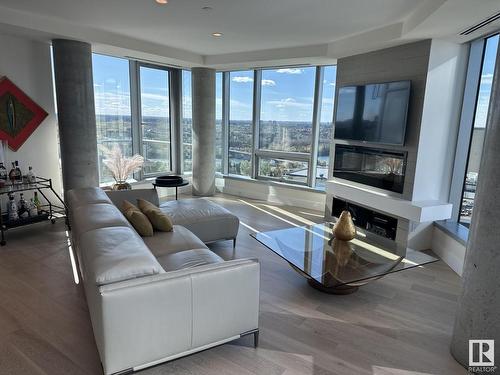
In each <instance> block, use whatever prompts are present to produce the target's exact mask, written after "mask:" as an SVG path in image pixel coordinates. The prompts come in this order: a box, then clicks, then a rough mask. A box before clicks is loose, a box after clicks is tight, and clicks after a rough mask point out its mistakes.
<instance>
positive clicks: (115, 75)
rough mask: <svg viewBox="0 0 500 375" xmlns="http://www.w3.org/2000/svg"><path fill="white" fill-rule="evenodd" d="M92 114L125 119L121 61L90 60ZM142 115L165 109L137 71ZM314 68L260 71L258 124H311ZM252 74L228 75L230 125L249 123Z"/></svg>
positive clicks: (483, 112) (329, 84) (327, 97)
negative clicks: (259, 112) (266, 122)
mask: <svg viewBox="0 0 500 375" xmlns="http://www.w3.org/2000/svg"><path fill="white" fill-rule="evenodd" d="M498 40H499V37H498V35H496V36H494V37H491V38H489V39H488V41H487V44H486V50H485V55H484V62H483V69H482V72H481V84H480V88H479V98H478V106H477V110H476V118H475V124H474V126H475V127H484V126H485V125H486V118H487V113H488V103H489V97H490V92H491V83H492V79H493V72H494V67H495V57H496V52H497V46H498ZM93 64H94V89H95V97H96V113H97V114H110V115H129V114H130V83H129V70H128V69H129V68H128V61H127V60H126V59H120V58H115V57H109V56H103V55H97V54H94V55H93ZM142 72H143V74H141V88H142V112H143V114H144V115H146V116H159V115H165V114H166V113H167V110H166V109H167V108H168V92H167V89H166V87H167V85H166V74H165V72H163V71H152V70H150V69H145V68H142ZM190 74H191V73H190V72H188V71H183V83H184V85H183V87H184V92H183V110H184V115H185V116H186V117H187V118H190V117H191V77H190ZM314 74H315V68H313V67H303V68H284V69H277V70H264V71H263V72H262V102H261V119H262V120H264V121H268V120H274V121H311V120H312V102H313V91H314ZM335 75H336V67H335V66H330V67H326V68H325V75H324V80H323V100H322V111H321V122H330V121H332V115H333V95H334V90H335ZM216 85H217V99H216V105H217V108H216V117H217V119H220V118H221V115H222V79H221V74H220V73H218V74H217V83H216ZM252 90H253V71H238V72H231V74H230V92H231V98H230V116H231V119H233V120H251V118H252V98H253V96H252Z"/></svg>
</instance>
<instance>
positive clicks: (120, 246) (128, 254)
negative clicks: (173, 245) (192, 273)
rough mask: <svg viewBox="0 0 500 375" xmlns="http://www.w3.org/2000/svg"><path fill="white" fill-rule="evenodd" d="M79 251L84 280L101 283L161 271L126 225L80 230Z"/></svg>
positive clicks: (156, 262) (140, 240) (149, 253)
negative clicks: (83, 231)
mask: <svg viewBox="0 0 500 375" xmlns="http://www.w3.org/2000/svg"><path fill="white" fill-rule="evenodd" d="M80 251H81V258H82V261H83V263H84V264H83V266H84V267H83V269H84V270H85V273H86V278H87V279H88V280H94V281H95V283H96V285H105V284H110V283H114V282H118V281H123V280H129V279H134V278H137V277H143V276H149V275H155V274H158V273H163V272H165V271H164V270H163V269H162V267H161V265H160V263H158V261H157V260H156V258H155V257H154V256H153V254H152V253H151V251H150V250H149V249H148V247H147V246H146V244H145V243H144V242H143V241H142V239H141V238H140V237H139V235H138V234H137V233H136V232H135V231H134V230H133V229H132V228H129V227H110V228H109V227H108V228H100V229H95V230H92V231H89V232H86V233H84V234H82V236H81V238H80Z"/></svg>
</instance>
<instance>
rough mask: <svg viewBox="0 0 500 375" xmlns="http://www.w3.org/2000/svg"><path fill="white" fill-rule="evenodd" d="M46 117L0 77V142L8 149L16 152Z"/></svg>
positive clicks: (6, 80) (7, 80)
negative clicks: (5, 143)
mask: <svg viewBox="0 0 500 375" xmlns="http://www.w3.org/2000/svg"><path fill="white" fill-rule="evenodd" d="M47 115H48V114H47V112H45V111H44V110H43V108H41V107H40V106H39V105H38V104H36V103H35V102H34V101H33V100H31V99H30V98H29V97H28V95H26V94H25V93H24V92H23V91H22V90H21V89H20V88H19V87H17V86H16V85H14V84H13V83H12V82H11V81H10V80H9V79H8V78H7V77H0V140H2V141H6V142H7V144H8V145H9V148H10V149H12V150H14V151H17V150H18V149H19V147H21V146H22V144H23V143H24V142H25V141H26V140H27V139H28V138H29V136H30V135H31V134H32V133H33V132H34V131H35V129H36V128H37V127H38V125H40V124H41V123H42V121H43V120H44V119H45V118H46V117H47Z"/></svg>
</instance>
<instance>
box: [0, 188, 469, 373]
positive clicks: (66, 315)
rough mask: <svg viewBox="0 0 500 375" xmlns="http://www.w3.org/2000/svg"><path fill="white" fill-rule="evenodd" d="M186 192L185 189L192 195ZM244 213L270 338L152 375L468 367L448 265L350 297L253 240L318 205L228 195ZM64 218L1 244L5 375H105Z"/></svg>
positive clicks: (226, 245)
mask: <svg viewBox="0 0 500 375" xmlns="http://www.w3.org/2000/svg"><path fill="white" fill-rule="evenodd" d="M182 198H183V197H181V199H182ZM213 201H215V202H217V203H219V204H221V205H223V206H225V207H226V208H228V209H229V210H230V211H232V212H233V213H235V214H236V215H238V217H239V218H240V220H241V224H242V225H241V226H240V233H239V236H238V242H237V248H236V252H235V253H234V254H233V250H232V243H231V242H230V241H226V242H220V243H217V244H214V245H211V248H212V249H213V250H214V251H215V252H216V253H217V254H219V255H220V256H222V257H223V258H225V259H230V258H232V257H233V256H235V257H238V258H242V257H256V258H259V260H260V262H261V305H260V329H261V333H260V345H259V347H258V348H257V349H255V348H253V346H252V338H251V337H244V338H242V339H240V340H237V341H234V342H232V343H229V344H226V345H222V346H219V347H217V348H213V349H210V350H207V351H204V352H201V353H197V354H194V355H191V356H189V357H185V358H181V359H178V360H176V361H173V362H170V363H166V364H163V365H159V366H156V367H153V368H149V369H146V370H144V371H142V372H140V374H144V375H157V374H179V375H188V374H208V375H212V374H213V375H219V374H222V375H225V374H247V375H251V374H265V375H267V374H269V375H291V374H305V375H307V374H317V375H323V374H325V375H326V374H339V375H344V374H353V375H354V374H356V375H358V374H375V375H386V374H401V375H410V374H440V375H441V374H465V373H466V371H465V370H464V369H463V368H462V367H460V366H459V365H458V364H457V363H456V362H455V361H454V360H453V358H452V357H451V355H450V354H449V342H450V336H451V331H452V326H453V320H454V314H455V309H456V304H457V303H456V301H457V294H458V291H459V277H458V276H457V275H456V274H455V273H453V271H451V269H450V268H449V267H448V266H446V264H444V263H443V262H438V263H434V264H430V265H427V266H424V267H420V268H417V269H413V270H408V271H404V272H400V273H396V274H394V275H389V276H387V277H384V278H382V279H381V280H378V281H375V282H373V283H371V284H369V285H367V286H364V287H362V288H361V289H360V290H359V291H358V292H357V293H354V294H351V295H347V296H334V295H327V294H323V293H321V292H319V291H316V290H314V289H312V288H311V287H309V286H308V285H307V284H306V281H305V279H304V278H303V277H301V276H300V275H298V274H297V273H296V272H295V271H293V270H292V269H291V268H290V267H289V266H288V264H287V263H286V262H285V261H283V260H282V259H281V258H279V257H278V256H276V255H274V254H273V253H272V252H271V251H269V250H268V249H266V248H265V247H264V246H262V245H261V244H259V243H258V242H257V241H256V240H254V239H253V238H251V237H250V236H249V234H250V233H251V232H252V231H254V230H259V231H261V230H271V229H278V228H286V227H290V226H292V225H301V224H305V223H307V222H310V221H312V222H321V221H322V213H321V212H317V211H311V210H305V209H299V208H292V207H286V206H276V205H270V204H268V203H265V202H259V201H255V200H250V199H245V198H238V197H232V196H227V195H225V196H223V195H219V196H216V197H214V198H213ZM65 230H66V229H65V227H64V223H63V222H62V221H60V222H58V223H56V224H55V225H51V224H50V223H46V224H45V223H44V224H38V225H36V226H33V227H30V228H22V229H17V230H12V231H10V232H8V233H7V236H8V237H7V246H5V247H2V248H0V374H35V375H36V374H40V375H42V374H47V375H49V374H50V375H54V374H64V375H68V374H101V373H102V370H101V366H100V362H99V357H98V354H97V350H96V347H95V343H94V338H93V335H92V327H91V324H90V320H89V316H88V311H87V307H86V303H85V296H84V293H83V289H82V286H81V285H77V284H75V282H74V275H73V271H72V267H71V259H70V254H69V250H68V239H67V235H66V232H65Z"/></svg>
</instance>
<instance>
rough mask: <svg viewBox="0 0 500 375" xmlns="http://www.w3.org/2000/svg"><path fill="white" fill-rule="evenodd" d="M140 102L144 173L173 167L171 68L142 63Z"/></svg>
mask: <svg viewBox="0 0 500 375" xmlns="http://www.w3.org/2000/svg"><path fill="white" fill-rule="evenodd" d="M139 77H140V102H141V129H142V156H144V166H143V171H144V174H145V175H146V176H147V175H151V174H156V173H159V172H165V171H170V170H171V163H170V150H171V147H170V103H169V100H170V98H169V71H168V70H166V69H159V68H152V67H149V66H141V67H140V68H139Z"/></svg>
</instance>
